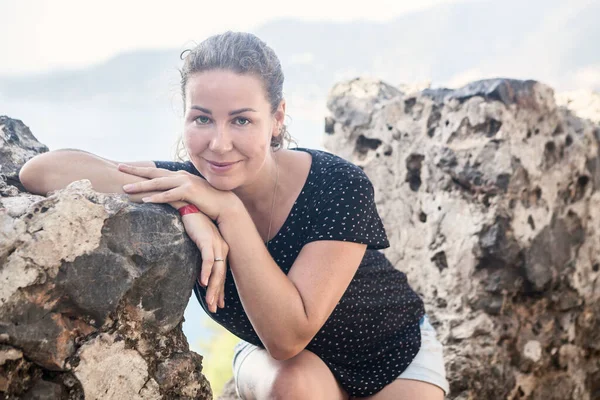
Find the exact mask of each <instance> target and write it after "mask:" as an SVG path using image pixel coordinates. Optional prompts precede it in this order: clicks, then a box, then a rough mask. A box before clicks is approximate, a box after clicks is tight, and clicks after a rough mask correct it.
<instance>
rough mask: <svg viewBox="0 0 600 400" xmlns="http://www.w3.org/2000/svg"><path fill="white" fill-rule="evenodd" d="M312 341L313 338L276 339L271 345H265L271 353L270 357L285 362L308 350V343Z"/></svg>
mask: <svg viewBox="0 0 600 400" xmlns="http://www.w3.org/2000/svg"><path fill="white" fill-rule="evenodd" d="M313 336H314V335H313ZM278 339H279V340H278ZM311 339H312V336H311V337H310V338H300V337H294V338H293V339H292V338H290V339H289V340H281V338H274V339H273V340H272V341H271V343H265V348H266V350H267V351H268V352H269V355H270V356H271V357H273V358H274V359H276V360H278V361H285V360H289V359H290V358H293V357H295V356H297V355H298V354H300V353H301V352H302V350H304V349H305V348H306V346H307V345H308V343H310V341H311Z"/></svg>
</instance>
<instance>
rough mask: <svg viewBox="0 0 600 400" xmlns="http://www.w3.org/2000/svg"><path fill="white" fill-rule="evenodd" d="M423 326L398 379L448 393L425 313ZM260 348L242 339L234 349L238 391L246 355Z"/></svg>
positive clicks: (439, 348)
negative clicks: (413, 352)
mask: <svg viewBox="0 0 600 400" xmlns="http://www.w3.org/2000/svg"><path fill="white" fill-rule="evenodd" d="M419 326H420V327H421V349H420V350H419V352H418V353H417V355H416V356H415V358H414V360H413V361H412V362H411V363H410V365H409V366H408V367H407V368H406V369H405V370H404V372H402V373H401V374H400V376H399V377H398V379H412V380H415V381H422V382H427V383H431V384H432V385H435V386H437V387H439V388H441V389H442V390H443V391H444V393H445V394H446V395H447V394H448V392H449V391H450V386H449V384H448V381H447V380H446V369H445V367H444V355H443V348H442V344H441V343H440V342H439V340H438V339H437V337H436V334H435V328H434V327H433V326H432V325H431V323H429V318H428V317H427V315H424V316H423V318H421V321H420V323H419ZM257 349H259V347H256V346H255V345H253V344H251V343H248V342H246V341H244V340H242V341H240V342H239V343H238V344H237V345H236V346H235V349H234V353H233V354H234V355H233V378H234V379H235V386H236V391H237V392H238V394H239V389H238V387H237V381H238V374H239V371H240V368H241V367H242V364H243V363H244V360H245V359H246V357H248V356H249V355H250V354H251V353H252V352H253V351H254V350H257Z"/></svg>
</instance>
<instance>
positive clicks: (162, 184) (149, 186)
mask: <svg viewBox="0 0 600 400" xmlns="http://www.w3.org/2000/svg"><path fill="white" fill-rule="evenodd" d="M185 180H186V178H185V177H184V176H183V175H174V176H163V177H160V178H153V179H150V180H147V181H142V182H136V183H130V184H127V185H124V186H123V191H124V192H126V193H140V192H159V191H160V192H164V191H165V190H170V189H173V188H176V187H178V186H181V185H182V184H183V183H185Z"/></svg>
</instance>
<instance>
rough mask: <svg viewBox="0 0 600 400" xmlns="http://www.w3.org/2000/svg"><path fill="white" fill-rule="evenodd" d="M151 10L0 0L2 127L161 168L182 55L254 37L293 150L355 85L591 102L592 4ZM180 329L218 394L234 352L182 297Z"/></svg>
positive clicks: (311, 143) (512, 1) (332, 3)
mask: <svg viewBox="0 0 600 400" xmlns="http://www.w3.org/2000/svg"><path fill="white" fill-rule="evenodd" d="M149 4H150V3H148V2H147V1H139V0H130V1H115V0H105V1H103V2H87V1H76V0H53V1H50V0H48V1H44V0H0V15H2V17H3V18H2V23H0V57H1V62H0V115H8V116H10V117H12V118H17V119H21V120H23V122H24V123H25V124H26V125H28V126H29V127H30V128H31V130H32V132H33V133H34V135H35V136H36V137H37V138H38V140H40V142H42V143H44V144H46V145H47V146H49V148H50V149H51V150H54V149H59V148H78V149H83V150H86V151H89V152H92V153H95V154H98V155H100V156H102V157H105V158H109V159H113V160H117V161H134V160H171V159H173V158H174V150H175V143H176V140H177V138H178V135H179V133H180V126H181V123H182V122H181V115H182V104H181V96H180V87H179V72H178V68H179V67H180V65H181V60H180V58H179V55H180V53H181V52H182V51H183V50H185V49H188V48H191V47H193V46H194V44H195V43H198V42H200V41H202V40H203V39H204V38H206V37H208V36H209V35H211V34H215V33H220V32H223V31H226V30H241V31H250V32H253V33H255V34H257V35H258V36H259V37H260V38H262V39H263V40H264V41H266V42H267V43H268V44H269V45H270V46H271V47H272V48H273V49H274V50H275V51H276V53H277V54H278V55H279V57H280V60H281V62H282V65H283V69H284V73H285V75H286V83H285V85H284V95H285V97H286V99H287V105H288V120H287V123H288V126H289V130H290V132H291V133H292V135H293V136H294V137H295V138H296V140H297V141H298V144H299V145H300V146H303V147H313V148H322V145H321V137H322V134H323V128H324V123H323V121H324V117H325V115H326V114H327V109H326V105H325V104H326V98H327V93H328V90H329V89H330V88H331V87H332V85H333V84H334V83H335V82H338V81H340V80H345V79H351V78H354V77H357V76H370V77H376V78H379V79H382V80H384V81H387V82H388V83H390V84H394V85H400V84H409V85H413V84H419V85H431V86H432V87H460V86H462V85H463V84H466V83H468V82H470V81H473V80H477V79H482V78H492V77H499V76H501V77H511V78H518V79H535V80H539V81H542V82H544V83H546V84H549V85H550V86H552V87H553V88H554V89H555V90H556V91H557V92H566V91H587V90H596V91H598V90H600V24H599V23H598V21H599V20H600V0H569V1H565V0H530V1H523V0H502V1H501V0H498V1H491V0H462V1H461V0H419V1H418V2H417V1H409V0H393V1H383V0H370V1H368V2H357V3H355V5H351V4H350V2H347V1H337V0H329V1H326V2H324V1H316V0H303V1H301V2H275V1H270V0H265V1H263V0H254V1H252V2H250V1H245V2H236V1H228V2H200V1H193V0H189V1H188V0H171V1H169V2H168V4H167V5H166V6H164V7H154V6H151V5H149ZM185 318H186V322H185V324H184V332H185V333H186V335H187V337H188V340H189V342H190V345H191V347H192V349H194V350H196V351H197V352H199V353H200V354H203V355H204V356H205V372H206V374H207V376H208V378H209V380H210V381H211V382H212V384H213V388H214V390H215V392H216V393H219V391H220V388H221V385H222V383H224V382H225V381H226V380H227V379H229V377H230V376H231V371H230V370H231V368H230V363H231V355H232V347H233V345H234V344H235V342H236V339H235V338H234V337H233V336H232V335H230V334H228V333H227V332H226V331H224V330H222V329H221V328H219V327H218V326H216V325H215V324H214V323H213V322H211V320H210V318H208V317H207V316H206V315H205V314H204V312H203V311H202V309H201V308H200V306H199V305H198V304H197V303H196V300H195V298H193V297H192V298H191V301H190V304H189V306H188V308H187V310H186V315H185Z"/></svg>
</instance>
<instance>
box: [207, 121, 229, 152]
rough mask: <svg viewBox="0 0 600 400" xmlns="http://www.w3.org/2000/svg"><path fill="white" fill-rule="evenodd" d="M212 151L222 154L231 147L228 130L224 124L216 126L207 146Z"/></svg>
mask: <svg viewBox="0 0 600 400" xmlns="http://www.w3.org/2000/svg"><path fill="white" fill-rule="evenodd" d="M208 148H209V149H210V151H212V152H214V153H220V154H224V153H227V152H228V151H230V150H231V149H232V148H233V142H232V140H231V135H230V132H229V130H228V129H227V128H226V127H225V126H217V127H216V128H215V130H214V132H213V136H212V138H211V140H210V144H209V146H208Z"/></svg>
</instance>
